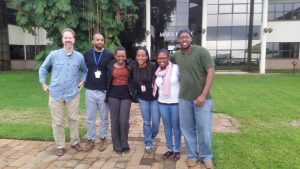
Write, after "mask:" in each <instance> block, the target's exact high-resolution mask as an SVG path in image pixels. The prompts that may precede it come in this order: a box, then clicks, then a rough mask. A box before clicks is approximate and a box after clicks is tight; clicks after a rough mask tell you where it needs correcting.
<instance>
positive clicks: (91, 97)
mask: <svg viewBox="0 0 300 169" xmlns="http://www.w3.org/2000/svg"><path fill="white" fill-rule="evenodd" d="M92 44H93V47H92V48H91V49H89V50H88V51H87V52H86V53H85V54H84V59H85V62H86V65H87V67H88V74H87V79H86V83H85V88H86V92H85V99H86V101H85V107H86V113H87V114H86V121H87V139H88V142H87V143H86V145H85V146H84V147H83V151H90V150H92V149H93V148H94V146H95V141H96V117H97V112H98V111H99V114H100V133H99V135H100V145H99V151H104V150H105V149H106V147H107V136H108V111H109V109H108V105H107V103H106V102H105V96H106V87H107V71H108V69H107V65H108V63H109V62H110V61H111V60H113V59H114V55H113V54H112V53H111V52H109V51H108V50H106V49H105V48H104V37H103V35H102V34H100V33H96V34H94V35H93V40H92Z"/></svg>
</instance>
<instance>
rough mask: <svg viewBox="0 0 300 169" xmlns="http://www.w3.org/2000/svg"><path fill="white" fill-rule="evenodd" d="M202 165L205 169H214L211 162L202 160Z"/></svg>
mask: <svg viewBox="0 0 300 169" xmlns="http://www.w3.org/2000/svg"><path fill="white" fill-rule="evenodd" d="M203 165H204V168H205V169H214V164H213V162H212V160H204V161H203Z"/></svg>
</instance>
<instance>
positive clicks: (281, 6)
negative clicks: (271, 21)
mask: <svg viewBox="0 0 300 169" xmlns="http://www.w3.org/2000/svg"><path fill="white" fill-rule="evenodd" d="M275 10H276V11H283V4H276V6H275Z"/></svg>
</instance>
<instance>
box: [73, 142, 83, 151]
mask: <svg viewBox="0 0 300 169" xmlns="http://www.w3.org/2000/svg"><path fill="white" fill-rule="evenodd" d="M71 147H72V148H74V149H75V150H76V151H77V152H79V151H82V147H81V146H80V144H79V143H77V144H75V145H73V146H71Z"/></svg>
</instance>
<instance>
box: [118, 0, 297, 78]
mask: <svg viewBox="0 0 300 169" xmlns="http://www.w3.org/2000/svg"><path fill="white" fill-rule="evenodd" d="M145 1H147V0H144V1H139V2H137V5H138V7H139V10H140V11H139V12H140V14H139V16H140V19H139V21H137V23H136V24H135V25H133V26H131V28H134V30H132V32H134V31H136V32H138V33H136V34H139V35H141V34H143V33H145V34H146V35H147V33H146V32H147V30H146V29H147V28H146V21H145V20H146V19H145V18H146V16H145V13H146V12H145V11H146V9H145V8H147V7H145V6H146V3H145ZM299 5H300V0H254V5H253V12H251V10H250V9H251V0H173V1H172V0H169V1H165V2H161V1H158V0H152V1H151V6H150V8H151V29H150V30H148V32H151V39H152V40H151V43H152V44H151V53H152V57H155V53H156V51H157V50H158V49H160V48H167V49H168V50H169V51H170V53H173V52H174V51H176V50H178V49H179V45H178V43H177V42H176V41H177V39H176V37H177V33H178V32H179V30H180V29H183V28H189V29H190V30H192V32H193V43H194V44H198V45H202V46H205V47H206V48H207V49H208V50H209V52H210V53H211V55H212V57H213V58H214V60H215V63H216V68H217V69H219V70H227V71H228V70H229V71H230V70H234V71H236V70H242V71H243V70H247V68H248V63H249V61H250V64H251V68H252V70H260V72H261V73H264V72H265V69H292V68H293V65H292V63H297V65H296V68H299V66H300V63H299V64H298V62H299V55H300V54H299V42H300V34H299V33H298V30H299V27H300V20H299V12H300V8H299ZM251 16H252V17H253V24H252V25H250V19H251ZM250 30H252V34H250V33H249V32H250ZM143 31H144V32H143ZM141 32H142V33H141ZM251 35H252V40H251V43H250V45H251V51H252V53H251V58H250V59H249V60H248V55H249V54H248V51H249V50H248V48H249V47H248V46H249V38H250V36H251ZM126 39H127V38H126V35H125V38H124V40H123V43H124V44H126ZM132 43H134V40H133V39H132ZM138 44H140V43H138ZM132 45H134V44H132Z"/></svg>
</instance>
